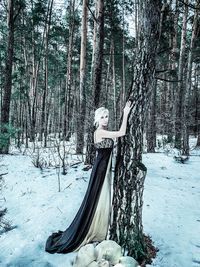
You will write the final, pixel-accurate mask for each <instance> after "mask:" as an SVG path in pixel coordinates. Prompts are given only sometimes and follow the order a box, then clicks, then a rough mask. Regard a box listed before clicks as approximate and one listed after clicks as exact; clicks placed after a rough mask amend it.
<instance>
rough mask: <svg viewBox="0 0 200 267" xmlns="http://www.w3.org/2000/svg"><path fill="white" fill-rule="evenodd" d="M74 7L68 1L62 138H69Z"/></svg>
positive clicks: (72, 1)
mask: <svg viewBox="0 0 200 267" xmlns="http://www.w3.org/2000/svg"><path fill="white" fill-rule="evenodd" d="M74 8H75V0H71V1H70V3H69V10H70V11H69V18H70V26H69V43H68V54H67V73H66V86H65V97H64V112H63V139H65V140H68V139H69V121H70V103H71V80H72V52H73V42H74V40H73V39H74V26H75V25H74V23H75V22H74Z"/></svg>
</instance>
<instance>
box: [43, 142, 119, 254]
mask: <svg viewBox="0 0 200 267" xmlns="http://www.w3.org/2000/svg"><path fill="white" fill-rule="evenodd" d="M113 143H114V142H113V140H112V139H110V138H105V139H104V140H103V141H101V142H99V143H96V144H95V147H96V150H97V156H96V159H95V162H94V165H93V169H92V172H91V176H90V181H89V185H88V188H87V191H86V194H85V197H84V199H83V201H82V204H81V206H80V208H79V210H78V212H77V214H76V216H75V218H74V220H73V221H72V223H71V224H70V226H69V227H68V228H67V229H66V230H65V231H58V232H57V233H53V234H52V235H51V236H49V237H48V239H47V242H46V246H45V250H46V251H47V252H49V253H68V252H72V251H77V250H78V249H79V248H81V247H82V246H84V245H85V244H88V243H92V242H96V241H98V242H101V241H103V240H105V239H106V236H107V233H108V226H109V221H110V216H111V160H112V149H113Z"/></svg>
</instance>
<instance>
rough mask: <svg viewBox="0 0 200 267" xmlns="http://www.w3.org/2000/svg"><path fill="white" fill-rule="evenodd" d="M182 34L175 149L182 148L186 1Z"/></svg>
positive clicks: (186, 2)
mask: <svg viewBox="0 0 200 267" xmlns="http://www.w3.org/2000/svg"><path fill="white" fill-rule="evenodd" d="M185 4H186V5H185V6H184V14H183V22H182V32H181V47H180V55H179V66H178V81H179V83H178V93H177V94H176V121H175V147H176V148H178V149H181V148H182V129H183V125H182V120H183V101H184V100H183V96H184V93H185V82H184V69H185V63H186V62H185V49H186V33H187V18H188V5H187V4H188V0H186V1H185Z"/></svg>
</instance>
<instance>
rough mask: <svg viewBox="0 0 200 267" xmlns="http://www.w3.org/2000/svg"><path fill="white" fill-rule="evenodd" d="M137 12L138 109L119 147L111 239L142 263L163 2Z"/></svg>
mask: <svg viewBox="0 0 200 267" xmlns="http://www.w3.org/2000/svg"><path fill="white" fill-rule="evenodd" d="M138 11H139V16H138V17H140V18H142V20H140V22H139V23H140V25H139V28H140V39H139V47H138V51H137V58H136V61H135V67H134V77H133V81H134V82H133V86H132V88H131V91H130V92H129V95H128V98H129V99H132V100H133V102H134V105H135V106H134V108H133V110H132V112H131V114H130V116H129V120H128V127H127V134H126V136H125V137H124V138H120V139H119V141H118V145H117V158H116V166H115V176H114V192H113V218H112V220H111V221H112V224H111V228H110V238H111V239H113V240H115V241H116V242H118V243H119V244H120V245H121V246H122V247H123V249H124V250H126V251H127V253H128V255H131V256H133V257H134V258H136V259H137V260H139V261H140V260H141V259H142V258H144V257H145V255H146V253H147V251H146V247H145V241H144V236H143V226H142V205H143V200H142V196H143V190H144V179H145V175H146V167H145V166H144V165H143V164H142V147H143V131H144V116H145V114H146V109H147V107H148V102H149V98H150V94H151V92H152V89H153V88H152V86H153V85H154V76H155V64H156V63H155V57H156V52H157V42H158V40H159V19H160V1H159V0H153V1H150V0H148V1H145V2H140V5H139V10H138ZM156 40H157V41H156Z"/></svg>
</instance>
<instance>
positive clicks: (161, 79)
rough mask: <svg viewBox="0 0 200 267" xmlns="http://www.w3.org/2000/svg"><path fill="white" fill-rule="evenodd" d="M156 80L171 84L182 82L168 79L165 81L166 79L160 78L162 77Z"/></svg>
mask: <svg viewBox="0 0 200 267" xmlns="http://www.w3.org/2000/svg"><path fill="white" fill-rule="evenodd" d="M155 79H156V80H160V81H165V82H170V83H177V82H178V83H179V82H181V81H182V80H167V79H164V78H160V77H155Z"/></svg>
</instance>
